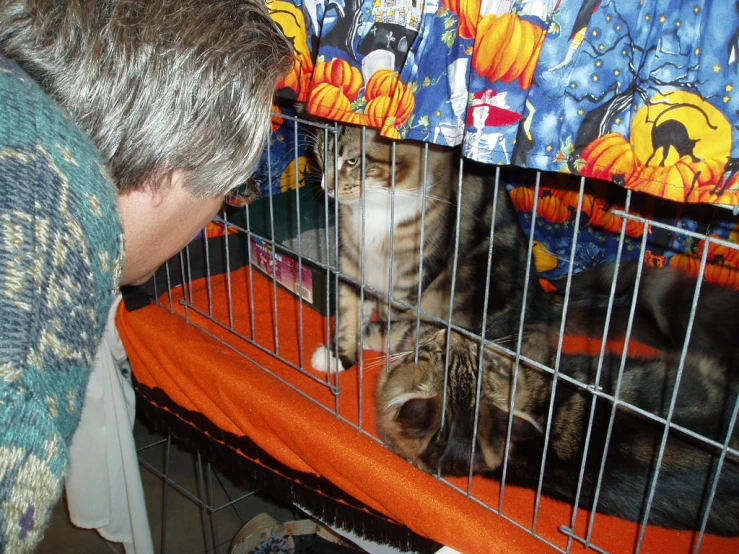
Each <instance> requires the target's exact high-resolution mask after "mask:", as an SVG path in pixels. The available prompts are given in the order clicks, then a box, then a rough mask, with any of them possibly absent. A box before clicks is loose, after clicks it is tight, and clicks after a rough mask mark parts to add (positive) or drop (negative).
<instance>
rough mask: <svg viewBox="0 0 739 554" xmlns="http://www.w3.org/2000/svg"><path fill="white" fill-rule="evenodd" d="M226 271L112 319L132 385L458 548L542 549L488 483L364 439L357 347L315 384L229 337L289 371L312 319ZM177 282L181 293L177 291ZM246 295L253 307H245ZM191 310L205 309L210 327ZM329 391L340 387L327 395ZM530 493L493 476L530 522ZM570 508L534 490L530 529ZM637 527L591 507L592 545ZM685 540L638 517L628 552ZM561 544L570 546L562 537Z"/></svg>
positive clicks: (288, 299)
mask: <svg viewBox="0 0 739 554" xmlns="http://www.w3.org/2000/svg"><path fill="white" fill-rule="evenodd" d="M228 280H229V281H230V290H231V294H230V295H229V294H227V289H228V287H227V278H226V277H225V276H218V277H215V278H211V279H210V281H209V282H205V281H199V282H197V283H195V284H193V286H192V293H193V296H192V303H193V305H194V306H195V307H196V308H197V310H193V309H192V308H190V309H187V310H185V309H184V308H183V307H182V306H181V305H180V304H179V300H180V299H181V296H178V297H174V296H173V297H172V298H171V308H172V310H173V311H174V312H176V314H179V315H176V314H175V313H171V312H170V311H169V310H167V309H165V308H162V307H160V306H149V307H147V308H144V309H141V310H138V311H135V312H127V311H126V310H125V309H124V308H123V307H121V309H120V311H119V313H118V318H117V323H118V328H119V331H120V334H121V338H122V340H123V343H124V345H125V347H126V351H127V352H128V354H129V356H130V359H131V364H132V367H133V371H134V374H135V375H136V378H137V379H138V380H139V381H140V382H141V383H143V384H144V385H146V386H148V387H151V388H155V387H159V388H161V389H162V390H163V391H164V392H165V393H166V394H167V395H168V396H169V397H170V398H171V399H172V400H173V401H175V402H176V403H177V404H178V405H180V406H182V407H183V408H185V409H189V410H194V411H197V412H200V413H202V414H204V415H205V416H206V417H208V418H209V419H210V420H211V421H212V422H214V423H215V424H216V425H218V426H219V427H220V428H221V429H223V430H224V431H227V432H230V433H235V434H236V435H238V436H242V435H246V436H248V437H249V438H250V439H251V440H253V441H254V442H255V443H256V444H257V445H258V446H259V447H260V448H262V449H263V450H265V451H267V452H268V453H269V454H271V455H272V456H274V457H275V458H277V459H278V460H279V461H281V462H282V463H284V464H286V465H288V466H290V467H292V468H294V469H296V470H298V471H303V472H308V473H312V474H316V475H321V476H324V477H325V478H327V479H328V480H330V481H331V482H333V483H334V484H335V485H337V486H338V487H339V488H341V489H342V490H344V491H345V492H346V493H348V494H349V495H351V496H353V497H354V498H356V499H357V500H359V501H360V502H362V503H364V504H366V505H367V506H369V507H371V508H373V509H375V510H377V511H379V512H381V513H383V514H386V515H387V516H388V517H389V518H391V519H393V520H395V521H398V522H400V523H402V524H404V525H406V526H408V527H409V528H411V529H412V530H414V531H415V532H417V533H419V534H421V535H423V536H426V537H429V538H432V539H433V540H435V541H438V542H440V543H442V544H446V545H448V546H451V547H452V548H455V549H457V550H459V551H460V552H463V553H465V554H474V553H477V552H479V553H485V554H488V553H491V552H506V553H520V554H530V553H535V552H550V551H552V549H551V547H549V546H548V545H546V544H544V543H542V542H541V541H539V540H538V539H536V538H535V537H533V536H532V535H531V534H530V533H529V532H527V531H524V530H522V529H520V527H518V526H516V525H514V524H513V523H511V522H510V521H507V520H506V519H504V518H501V517H499V516H497V515H495V514H494V513H493V512H491V511H490V510H489V509H487V508H486V507H484V506H483V505H482V504H485V505H489V506H493V507H495V508H496V509H497V507H498V505H499V500H500V484H499V483H498V482H496V481H493V480H490V479H485V478H481V477H475V479H474V480H473V484H472V486H471V487H470V490H469V493H470V495H471V496H472V497H473V498H468V497H467V496H466V494H465V493H466V492H467V491H468V480H467V479H466V478H455V479H449V483H450V484H451V485H453V486H450V485H449V484H447V483H445V482H443V481H440V480H438V479H436V478H435V477H433V476H430V475H427V474H426V473H423V472H422V471H420V470H418V469H416V468H414V467H413V466H411V465H410V464H408V463H407V462H405V461H404V460H402V459H401V458H400V457H398V456H396V455H395V454H394V453H392V452H391V451H390V450H388V449H386V448H384V447H383V446H382V445H381V444H380V443H379V442H378V441H377V440H375V439H374V438H373V437H376V436H377V431H376V427H375V417H374V389H375V386H376V382H377V378H378V376H379V374H380V373H379V372H380V371H384V370H385V369H384V364H383V362H382V360H381V359H380V358H379V357H377V356H374V355H371V354H370V355H366V356H365V362H364V366H363V367H362V368H361V371H360V369H359V368H352V369H350V370H348V371H346V372H342V373H341V374H339V376H338V383H337V382H336V379H335V377H332V385H333V387H329V386H328V384H327V383H326V376H325V375H321V374H318V373H316V372H313V371H310V370H309V371H301V370H298V369H296V368H295V367H290V365H288V363H285V362H283V361H281V360H279V359H278V358H276V357H275V355H273V354H271V353H269V352H265V351H263V350H262V349H260V348H258V347H256V346H254V345H252V344H250V343H249V342H248V341H247V340H245V338H243V337H246V338H251V339H255V340H256V342H257V343H258V344H260V345H262V346H263V347H265V348H267V349H269V350H272V351H274V350H277V351H278V352H279V355H280V357H282V358H284V359H285V360H287V361H288V362H289V363H292V364H294V365H296V366H298V367H300V366H308V367H309V366H310V356H311V354H312V353H313V351H314V350H315V348H316V347H317V346H318V345H320V344H323V343H325V342H326V341H325V337H326V335H327V333H328V329H327V325H328V323H327V321H326V319H325V318H324V317H322V316H320V315H319V314H318V313H317V312H315V311H314V310H312V309H311V308H310V307H308V306H307V305H302V306H301V305H300V303H299V302H298V301H297V299H296V298H295V297H294V296H293V295H291V294H290V293H288V292H286V291H284V290H282V289H281V288H279V287H278V288H276V289H275V288H273V285H272V281H271V279H267V278H265V277H264V276H262V275H261V274H258V272H256V271H252V270H250V269H249V267H248V266H247V267H245V268H243V269H241V270H237V271H234V272H232V273H231V274H230V275H229V276H228ZM187 288H188V296H189V293H190V286H188V287H187ZM177 291H178V293H177V294H179V295H181V294H182V289H181V287H180V288H178V289H177ZM162 300H163V302H165V303H169V301H170V298H169V297H167V296H166V295H165V296H163V297H162ZM275 300H276V303H275ZM252 301H253V303H254V313H253V314H250V313H249V311H248V307H249V305H250V302H252ZM198 311H200V312H202V313H205V314H212V318H213V319H215V320H216V321H218V322H221V324H220V325H219V324H216V323H214V322H212V321H211V320H210V319H208V318H206V317H203V316H202V315H200V314H199V313H198ZM181 316H186V317H187V318H189V322H188V321H186V320H185V319H184V318H183V317H181ZM252 317H253V322H252ZM224 326H225V327H231V328H232V329H233V330H234V331H235V332H234V331H230V330H228V329H226V328H224ZM198 327H200V328H201V329H199V328H198ZM203 331H205V332H203ZM301 331H302V335H303V337H304V338H303V341H302V342H301V341H300V339H299V337H300V336H301ZM239 335H241V336H239ZM301 361H302V363H301ZM332 388H333V389H334V390H338V389H340V391H341V393H340V394H338V395H337V394H334V392H333V390H332ZM360 391H361V392H362V395H361V397H360V395H359V392H360ZM337 415H338V416H339V417H337ZM342 419H343V420H346V421H342ZM350 423H351V425H350ZM354 425H360V426H361V428H362V430H363V432H361V433H360V432H358V431H357V429H356V428H355V427H354ZM577 469H578V468H573V471H576V470H577ZM453 487H457V488H459V489H461V491H462V492H460V491H458V490H454V488H453ZM534 502H535V493H534V491H530V490H526V489H520V488H517V487H512V486H506V487H505V489H504V503H503V514H505V515H506V516H507V517H509V518H511V519H513V520H515V521H516V522H518V523H519V524H521V525H523V526H525V527H528V528H530V527H531V525H532V520H533V513H534ZM571 517H572V508H571V507H570V506H568V505H566V504H564V503H562V502H558V501H554V500H551V499H549V498H542V499H541V506H540V511H539V518H538V522H537V527H536V531H537V533H538V534H540V535H543V536H544V537H546V538H547V539H548V540H549V541H551V542H552V543H554V544H556V545H557V546H559V547H561V548H565V547H566V545H567V537H566V536H565V535H564V534H563V533H562V532H560V531H559V528H560V526H563V525H564V526H567V527H569V524H570V520H571ZM587 520H588V513H587V512H585V511H583V510H579V511H578V518H577V524H576V529H577V532H578V535H582V534H583V533H584V530H585V528H586V524H587ZM638 536H639V528H638V525H636V524H634V523H631V522H628V521H624V520H621V519H618V518H615V517H611V516H606V515H602V514H597V516H596V518H595V527H594V532H593V537H592V541H593V543H594V544H595V545H597V546H599V547H601V548H605V549H607V550H608V551H610V552H614V553H615V552H631V551H633V549H634V547H635V544H636V541H637V539H638ZM696 536H697V533H693V532H688V531H668V530H665V529H661V528H658V527H653V526H649V528H648V530H647V532H646V537H645V543H644V545H643V550H642V551H643V552H650V553H660V552H665V553H668V552H669V553H670V554H675V553H682V552H685V553H687V552H691V550H692V549H691V547H694V540H695V538H696ZM572 551H573V552H580V551H583V548H582V547H581V546H580V544H579V543H577V542H575V543H574V544H573V548H572ZM732 551H733V552H736V551H739V539H725V538H721V537H715V536H709V535H706V536H705V538H704V541H703V547H702V550H701V552H703V553H708V554H712V553H716V554H718V553H721V554H723V553H726V552H732Z"/></svg>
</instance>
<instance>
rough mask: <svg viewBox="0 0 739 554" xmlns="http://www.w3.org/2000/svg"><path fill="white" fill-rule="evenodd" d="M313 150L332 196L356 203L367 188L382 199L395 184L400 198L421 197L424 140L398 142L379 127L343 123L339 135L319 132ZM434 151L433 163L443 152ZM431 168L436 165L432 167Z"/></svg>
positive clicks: (370, 196)
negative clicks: (411, 195) (378, 129)
mask: <svg viewBox="0 0 739 554" xmlns="http://www.w3.org/2000/svg"><path fill="white" fill-rule="evenodd" d="M313 150H314V153H315V157H316V162H317V164H318V166H319V167H318V168H317V169H318V170H320V172H321V173H322V179H321V188H322V189H323V190H324V192H325V193H326V194H327V195H328V196H329V198H332V199H335V200H337V201H339V202H341V203H343V204H352V203H356V202H358V200H359V199H360V198H361V195H362V193H363V192H365V193H366V195H365V196H366V198H367V199H368V200H370V201H373V200H381V201H382V200H384V199H386V198H388V196H389V195H390V194H391V191H392V189H393V187H394V188H395V191H396V193H397V196H398V197H399V198H398V200H400V199H401V198H400V197H401V196H402V197H405V196H406V195H407V194H414V193H417V194H415V196H418V197H420V191H421V189H422V184H423V167H424V158H425V156H426V154H425V149H424V147H423V145H422V144H421V143H417V142H412V141H403V142H395V141H392V140H390V139H386V138H384V137H382V136H380V134H379V133H378V132H377V131H376V130H375V129H370V128H365V129H364V130H363V128H362V127H357V126H353V125H342V126H340V127H339V128H338V133H337V134H336V135H334V134H333V133H324V132H318V133H317V135H316V140H315V143H314V147H313ZM430 151H431V152H432V155H431V156H430V157H429V159H430V163H431V164H433V163H434V161H435V158H436V157H438V156H439V154H438V153H436V149H430ZM393 157H394V160H393ZM393 161H394V163H393ZM448 170H449V168H447V169H446V171H447V172H448ZM431 171H434V167H433V166H432V167H429V168H428V173H430V172H431Z"/></svg>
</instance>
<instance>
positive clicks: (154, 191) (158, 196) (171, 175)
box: [143, 171, 181, 208]
mask: <svg viewBox="0 0 739 554" xmlns="http://www.w3.org/2000/svg"><path fill="white" fill-rule="evenodd" d="M180 177H181V175H180V172H177V171H166V172H160V173H154V174H152V175H151V176H150V177H149V178H148V179H147V180H146V182H145V184H144V187H143V191H144V192H145V193H146V194H148V195H149V200H150V204H151V207H152V208H158V207H159V206H161V205H162V204H163V203H164V200H165V199H166V198H167V195H168V194H169V193H170V191H171V190H172V188H173V187H174V186H175V184H176V183H177V182H178V180H179V179H180Z"/></svg>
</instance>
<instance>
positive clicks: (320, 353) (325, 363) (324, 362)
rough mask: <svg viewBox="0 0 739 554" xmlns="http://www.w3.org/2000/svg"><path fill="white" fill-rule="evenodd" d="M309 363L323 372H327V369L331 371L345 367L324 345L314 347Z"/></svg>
mask: <svg viewBox="0 0 739 554" xmlns="http://www.w3.org/2000/svg"><path fill="white" fill-rule="evenodd" d="M310 365H311V366H312V367H313V369H315V370H316V371H321V372H323V373H328V372H329V371H331V372H332V373H333V372H335V371H344V370H345V369H346V368H345V367H344V366H343V364H342V363H341V360H339V359H338V358H337V357H336V356H334V353H333V352H332V351H331V350H329V348H328V347H327V346H325V345H321V346H319V347H318V348H316V351H315V352H313V356H311V358H310Z"/></svg>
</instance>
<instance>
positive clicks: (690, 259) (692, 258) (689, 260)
mask: <svg viewBox="0 0 739 554" xmlns="http://www.w3.org/2000/svg"><path fill="white" fill-rule="evenodd" d="M670 267H676V268H677V269H679V270H681V271H684V272H685V273H687V274H688V275H690V276H691V277H698V271H699V270H700V267H701V259H700V258H699V257H698V256H696V255H695V254H675V255H674V256H672V258H670Z"/></svg>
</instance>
